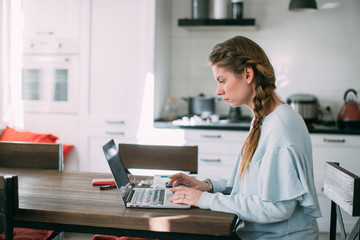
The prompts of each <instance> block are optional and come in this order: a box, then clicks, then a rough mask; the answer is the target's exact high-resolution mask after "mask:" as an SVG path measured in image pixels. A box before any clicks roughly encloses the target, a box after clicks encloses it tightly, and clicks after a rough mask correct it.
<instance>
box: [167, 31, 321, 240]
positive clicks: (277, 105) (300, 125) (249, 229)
mask: <svg viewBox="0 0 360 240" xmlns="http://www.w3.org/2000/svg"><path fill="white" fill-rule="evenodd" d="M209 61H210V63H211V65H212V70H213V73H214V77H215V79H216V80H217V82H218V86H217V90H216V94H217V95H221V96H222V97H223V99H224V100H225V101H227V102H228V103H229V104H230V105H231V106H232V107H239V106H241V105H244V104H245V105H246V106H247V107H248V108H249V109H250V110H251V111H252V112H253V114H254V117H253V120H252V126H251V129H250V132H249V135H248V137H247V139H246V141H245V143H244V145H243V147H242V149H241V154H239V157H238V159H237V161H236V164H235V166H234V169H233V171H232V174H231V176H230V177H229V178H228V179H221V180H210V179H207V180H205V181H199V180H197V179H195V178H192V177H189V176H187V175H185V174H183V173H178V174H175V175H173V176H171V181H170V182H169V185H172V186H173V188H172V191H173V192H174V195H173V196H172V197H171V199H170V200H171V201H173V202H175V203H186V204H191V205H193V206H198V207H200V208H204V209H211V210H215V211H223V212H229V213H234V214H236V215H237V216H238V217H239V218H240V219H241V220H243V223H242V224H241V225H240V226H239V227H238V229H237V234H238V236H239V237H240V238H241V239H242V240H246V239H251V240H253V239H301V240H303V239H307V240H311V239H318V227H317V222H316V218H318V217H321V213H320V210H319V203H318V200H317V195H316V191H315V187H314V177H313V167H312V147H311V141H310V136H309V133H308V130H307V128H306V125H305V123H304V120H303V119H302V118H301V116H300V115H299V114H297V113H296V112H295V111H293V110H292V108H291V107H290V106H289V105H287V104H284V102H283V101H282V100H281V99H280V98H279V97H278V96H277V95H276V93H275V91H274V90H275V73H274V69H273V67H272V65H271V63H270V61H269V59H268V57H267V56H266V54H265V52H264V51H263V50H262V49H261V47H260V46H259V45H257V44H256V43H255V42H253V41H251V40H250V39H247V38H245V37H239V36H238V37H234V38H231V39H229V40H227V41H225V42H223V43H220V44H217V45H216V46H215V47H214V48H213V50H212V52H211V53H210V56H209ZM179 184H185V185H188V186H190V187H184V186H178V185H179Z"/></svg>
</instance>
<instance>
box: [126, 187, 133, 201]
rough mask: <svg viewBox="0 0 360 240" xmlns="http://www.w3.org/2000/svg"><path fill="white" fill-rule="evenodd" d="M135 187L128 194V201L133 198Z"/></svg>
mask: <svg viewBox="0 0 360 240" xmlns="http://www.w3.org/2000/svg"><path fill="white" fill-rule="evenodd" d="M134 192H135V191H134V189H131V191H130V193H129V194H128V195H127V198H126V202H130V201H131V199H132V196H133V195H134Z"/></svg>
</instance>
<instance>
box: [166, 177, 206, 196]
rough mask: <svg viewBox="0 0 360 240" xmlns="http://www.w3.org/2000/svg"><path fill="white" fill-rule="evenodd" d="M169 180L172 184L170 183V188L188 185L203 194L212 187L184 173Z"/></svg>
mask: <svg viewBox="0 0 360 240" xmlns="http://www.w3.org/2000/svg"><path fill="white" fill-rule="evenodd" d="M169 178H170V182H169V183H168V186H173V187H177V186H179V185H186V186H188V187H190V188H192V189H197V190H200V191H202V192H204V191H209V190H210V187H209V185H208V184H207V183H205V182H202V181H200V180H197V179H196V178H193V177H190V176H189V175H186V174H184V173H176V174H174V175H172V176H170V177H169Z"/></svg>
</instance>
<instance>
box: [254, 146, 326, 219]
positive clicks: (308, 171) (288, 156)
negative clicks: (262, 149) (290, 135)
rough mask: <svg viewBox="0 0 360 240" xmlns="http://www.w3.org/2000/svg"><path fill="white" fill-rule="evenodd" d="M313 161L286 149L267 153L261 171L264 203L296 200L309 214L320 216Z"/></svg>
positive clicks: (295, 148)
mask: <svg viewBox="0 0 360 240" xmlns="http://www.w3.org/2000/svg"><path fill="white" fill-rule="evenodd" d="M311 163H312V159H307V156H306V154H305V153H304V151H303V150H302V149H299V148H297V147H293V146H290V147H287V148H280V149H273V150H269V151H267V152H266V153H265V154H264V156H263V158H262V160H261V167H260V172H259V176H262V177H260V179H259V182H258V184H259V185H258V189H259V194H260V196H261V199H262V201H266V202H272V203H276V202H281V201H287V200H294V199H295V200H297V201H298V202H299V204H300V206H302V207H303V209H304V212H305V213H306V214H307V215H311V216H313V217H321V213H320V211H319V206H318V201H317V195H316V190H315V186H314V184H313V182H314V179H313V178H314V177H313V174H312V165H311Z"/></svg>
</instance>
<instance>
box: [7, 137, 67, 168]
mask: <svg viewBox="0 0 360 240" xmlns="http://www.w3.org/2000/svg"><path fill="white" fill-rule="evenodd" d="M62 153H63V151H62V144H50V143H25V142H0V166H1V167H10V168H34V169H54V170H62V169H63V156H62Z"/></svg>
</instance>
